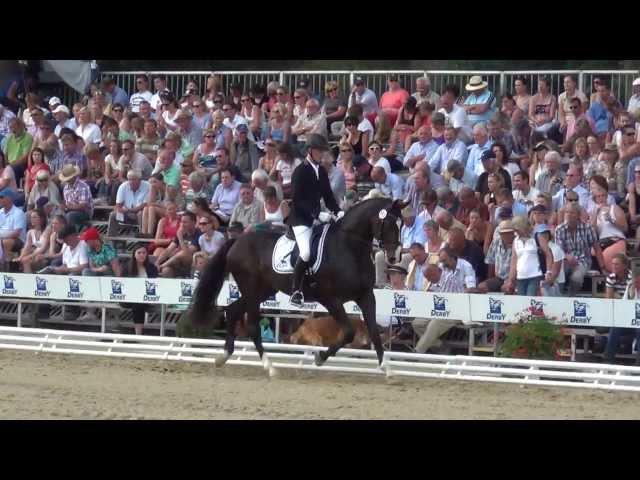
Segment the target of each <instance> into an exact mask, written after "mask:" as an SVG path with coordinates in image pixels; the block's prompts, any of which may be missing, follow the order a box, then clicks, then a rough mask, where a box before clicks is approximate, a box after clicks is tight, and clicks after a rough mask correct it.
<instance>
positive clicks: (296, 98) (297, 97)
mask: <svg viewBox="0 0 640 480" xmlns="http://www.w3.org/2000/svg"><path fill="white" fill-rule="evenodd" d="M293 98H294V99H295V100H298V99H299V98H302V97H301V96H300V95H294V96H293Z"/></svg>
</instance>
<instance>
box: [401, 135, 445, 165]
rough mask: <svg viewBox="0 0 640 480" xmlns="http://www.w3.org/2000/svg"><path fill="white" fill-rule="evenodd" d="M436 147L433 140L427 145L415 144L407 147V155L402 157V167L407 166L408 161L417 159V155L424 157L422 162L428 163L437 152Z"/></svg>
mask: <svg viewBox="0 0 640 480" xmlns="http://www.w3.org/2000/svg"><path fill="white" fill-rule="evenodd" d="M439 146H440V145H438V144H437V143H436V142H435V141H434V140H430V141H428V142H427V143H422V142H415V143H413V144H412V145H411V147H409V150H407V153H406V154H405V156H404V166H405V167H408V166H409V159H411V158H413V157H417V156H418V155H424V160H426V161H427V162H429V160H430V159H431V157H432V156H433V154H435V153H436V150H438V147H439Z"/></svg>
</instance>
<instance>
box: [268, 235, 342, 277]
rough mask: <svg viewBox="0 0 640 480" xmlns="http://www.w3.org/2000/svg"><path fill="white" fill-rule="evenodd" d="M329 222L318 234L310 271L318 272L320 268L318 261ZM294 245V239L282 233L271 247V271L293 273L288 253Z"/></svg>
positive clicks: (320, 257)
mask: <svg viewBox="0 0 640 480" xmlns="http://www.w3.org/2000/svg"><path fill="white" fill-rule="evenodd" d="M329 226H330V225H329V224H326V225H325V226H324V227H323V228H322V234H321V235H320V241H319V243H318V254H317V255H316V259H315V262H313V265H312V266H311V272H312V273H318V270H319V269H320V263H321V262H322V252H323V251H324V242H325V240H326V237H327V232H328V231H329ZM295 246H296V242H295V240H290V239H288V238H287V236H286V235H282V236H281V237H280V238H279V239H278V241H277V242H276V246H275V247H273V255H272V256H271V266H272V268H273V271H274V272H276V273H282V274H291V273H293V267H292V266H291V260H290V258H289V257H290V255H291V252H292V251H293V248H294V247H295Z"/></svg>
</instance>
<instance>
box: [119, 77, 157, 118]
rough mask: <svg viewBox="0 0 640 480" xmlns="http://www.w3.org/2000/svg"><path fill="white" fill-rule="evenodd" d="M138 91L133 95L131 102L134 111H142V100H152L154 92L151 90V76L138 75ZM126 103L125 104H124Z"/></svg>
mask: <svg viewBox="0 0 640 480" xmlns="http://www.w3.org/2000/svg"><path fill="white" fill-rule="evenodd" d="M136 89H137V92H136V93H134V94H133V95H131V98H130V99H129V104H130V107H131V111H132V112H133V113H139V112H140V104H141V103H142V102H149V103H150V102H151V100H152V98H153V94H152V93H151V92H150V91H149V77H147V76H146V75H138V76H137V77H136ZM123 105H124V104H123Z"/></svg>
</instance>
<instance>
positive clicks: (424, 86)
mask: <svg viewBox="0 0 640 480" xmlns="http://www.w3.org/2000/svg"><path fill="white" fill-rule="evenodd" d="M411 96H412V97H413V98H415V99H416V100H417V103H418V106H419V105H420V104H422V103H424V102H428V103H431V104H432V105H433V106H434V107H435V108H438V106H439V105H438V104H439V103H440V95H439V94H438V93H436V92H434V91H433V90H431V82H430V81H429V77H420V78H417V79H416V92H415V93H414V94H413V95H411Z"/></svg>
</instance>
